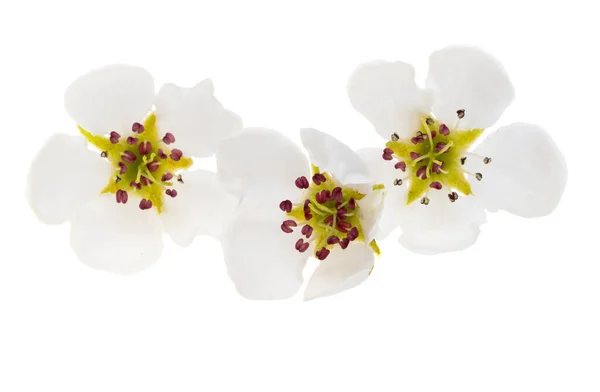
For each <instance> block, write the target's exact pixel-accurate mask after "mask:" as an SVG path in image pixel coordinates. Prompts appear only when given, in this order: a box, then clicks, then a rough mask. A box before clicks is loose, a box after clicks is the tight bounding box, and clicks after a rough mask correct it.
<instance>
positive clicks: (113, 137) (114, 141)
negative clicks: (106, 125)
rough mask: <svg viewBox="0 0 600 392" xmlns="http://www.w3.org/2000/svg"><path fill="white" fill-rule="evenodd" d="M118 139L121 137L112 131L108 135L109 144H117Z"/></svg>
mask: <svg viewBox="0 0 600 392" xmlns="http://www.w3.org/2000/svg"><path fill="white" fill-rule="evenodd" d="M120 138H121V135H119V134H118V133H117V132H115V131H112V132H111V133H110V138H109V140H110V142H111V143H112V144H117V143H118V142H119V139H120Z"/></svg>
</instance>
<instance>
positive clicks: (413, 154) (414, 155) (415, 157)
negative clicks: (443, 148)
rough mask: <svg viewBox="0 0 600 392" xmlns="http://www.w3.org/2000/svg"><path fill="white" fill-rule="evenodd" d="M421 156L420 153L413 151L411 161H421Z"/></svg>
mask: <svg viewBox="0 0 600 392" xmlns="http://www.w3.org/2000/svg"><path fill="white" fill-rule="evenodd" d="M420 156H421V154H419V153H418V152H414V151H412V152H411V153H410V159H412V160H413V161H414V160H417V159H419V157H420Z"/></svg>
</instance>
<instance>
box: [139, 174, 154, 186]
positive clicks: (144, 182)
mask: <svg viewBox="0 0 600 392" xmlns="http://www.w3.org/2000/svg"><path fill="white" fill-rule="evenodd" d="M140 184H142V185H143V186H148V185H152V181H150V179H149V178H146V177H144V176H141V177H140Z"/></svg>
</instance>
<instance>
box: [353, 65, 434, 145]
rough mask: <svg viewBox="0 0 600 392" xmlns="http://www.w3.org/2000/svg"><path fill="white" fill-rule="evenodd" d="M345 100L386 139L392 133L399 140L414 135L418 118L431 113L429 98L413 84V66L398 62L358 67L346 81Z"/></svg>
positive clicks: (417, 125)
mask: <svg viewBox="0 0 600 392" xmlns="http://www.w3.org/2000/svg"><path fill="white" fill-rule="evenodd" d="M348 96H349V98H350V102H351V103H352V106H354V109H356V110H357V111H358V112H359V113H361V114H362V115H363V116H365V117H366V118H367V120H369V121H370V122H371V123H372V124H373V125H374V126H375V129H376V131H377V132H378V133H379V134H380V135H381V136H382V137H384V138H385V139H389V138H390V136H391V135H392V133H394V132H395V133H397V134H398V135H400V136H401V137H408V136H409V135H411V134H413V133H415V132H416V131H417V130H418V129H419V128H418V127H419V124H420V117H421V116H423V115H426V114H429V113H430V111H431V96H430V95H429V94H428V93H426V92H424V91H423V90H421V89H420V88H419V87H418V86H417V84H416V83H415V70H414V68H413V66H412V65H410V64H406V63H402V62H400V61H396V62H389V61H371V62H368V63H364V64H362V65H360V66H358V68H357V69H356V70H355V71H354V73H353V74H352V75H351V76H350V80H349V81H348Z"/></svg>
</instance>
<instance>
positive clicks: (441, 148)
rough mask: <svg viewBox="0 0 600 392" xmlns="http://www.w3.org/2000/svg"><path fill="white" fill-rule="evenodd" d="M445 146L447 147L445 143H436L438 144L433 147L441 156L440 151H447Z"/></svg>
mask: <svg viewBox="0 0 600 392" xmlns="http://www.w3.org/2000/svg"><path fill="white" fill-rule="evenodd" d="M447 146H448V145H447V144H446V143H444V142H438V143H437V144H436V145H435V150H436V151H437V152H439V153H440V154H441V153H442V151H443V152H446V151H447V149H446V147H447ZM448 149H450V147H448Z"/></svg>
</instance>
